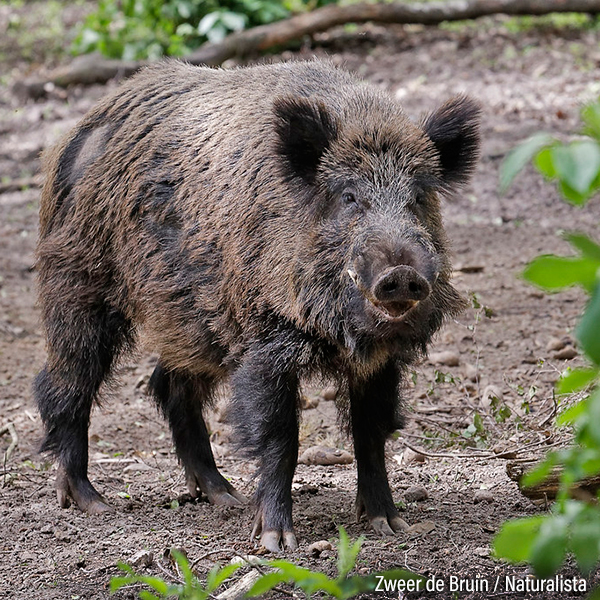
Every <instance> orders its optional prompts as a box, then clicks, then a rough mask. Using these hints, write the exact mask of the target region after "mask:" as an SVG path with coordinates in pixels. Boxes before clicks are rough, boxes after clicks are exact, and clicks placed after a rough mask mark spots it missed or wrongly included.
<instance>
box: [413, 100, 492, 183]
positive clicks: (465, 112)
mask: <svg viewBox="0 0 600 600" xmlns="http://www.w3.org/2000/svg"><path fill="white" fill-rule="evenodd" d="M480 115H481V108H480V106H479V104H478V103H477V102H475V101H474V100H471V99H470V98H467V97H466V96H456V97H454V98H451V99H450V100H448V101H447V102H446V103H445V104H443V105H442V106H440V108H438V109H437V110H436V111H435V112H433V113H432V114H430V115H429V116H428V117H427V118H426V119H425V121H424V122H423V129H424V131H425V133H426V134H427V135H428V136H429V138H430V139H431V141H432V142H433V143H434V144H435V146H436V148H437V149H438V152H439V154H440V162H441V165H442V179H443V181H444V184H446V185H447V186H449V187H452V186H453V185H455V184H458V185H460V184H462V183H465V182H466V181H467V180H468V179H469V176H470V175H471V173H472V172H473V169H474V168H475V164H476V163H477V159H478V158H479V118H480Z"/></svg>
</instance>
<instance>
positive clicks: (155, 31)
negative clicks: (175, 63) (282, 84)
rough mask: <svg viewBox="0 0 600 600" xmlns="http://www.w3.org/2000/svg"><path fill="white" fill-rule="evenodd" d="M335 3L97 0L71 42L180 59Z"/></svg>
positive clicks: (118, 53) (124, 54) (81, 49)
mask: <svg viewBox="0 0 600 600" xmlns="http://www.w3.org/2000/svg"><path fill="white" fill-rule="evenodd" d="M332 2H335V0H99V2H98V9H97V10H96V11H95V12H94V13H92V14H91V15H89V16H88V18H87V19H86V20H85V23H84V24H83V27H82V28H81V30H80V32H79V34H78V36H77V38H76V39H75V42H74V44H73V51H74V52H75V53H77V54H83V53H86V52H93V51H98V52H100V53H102V54H104V55H105V56H109V57H111V58H123V59H126V60H134V59H136V60H137V59H146V58H148V59H156V58H159V57H161V56H163V55H169V56H182V55H184V54H186V53H188V52H190V51H191V50H193V49H194V48H197V47H198V46H200V45H201V44H203V43H204V42H206V41H210V42H218V41H220V40H221V39H223V38H224V37H225V36H226V35H228V34H229V33H232V32H235V31H241V30H242V29H246V28H248V27H254V26H256V25H262V24H265V23H272V22H273V21H278V20H280V19H284V18H286V17H288V16H290V15H291V14H292V13H295V12H303V11H307V10H312V9H313V8H316V7H318V6H322V5H325V4H330V3H332Z"/></svg>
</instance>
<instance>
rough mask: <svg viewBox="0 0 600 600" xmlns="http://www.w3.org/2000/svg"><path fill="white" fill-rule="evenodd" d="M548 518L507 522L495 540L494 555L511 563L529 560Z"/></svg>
mask: <svg viewBox="0 0 600 600" xmlns="http://www.w3.org/2000/svg"><path fill="white" fill-rule="evenodd" d="M546 518H547V517H543V516H536V517H527V518H525V519H516V520H514V521H507V522H506V523H504V524H503V525H502V527H501V528H500V532H499V533H498V535H497V536H496V537H495V538H494V553H495V555H496V556H498V557H500V558H505V559H507V560H509V561H511V562H524V561H526V560H529V558H530V554H531V549H532V547H533V544H534V542H535V539H536V537H537V534H538V532H539V530H540V527H541V526H542V523H543V522H544V520H545V519H546Z"/></svg>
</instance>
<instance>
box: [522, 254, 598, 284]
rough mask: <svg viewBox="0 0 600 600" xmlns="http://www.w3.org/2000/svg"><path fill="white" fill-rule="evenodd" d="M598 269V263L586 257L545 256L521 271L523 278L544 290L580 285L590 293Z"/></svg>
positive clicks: (539, 257)
mask: <svg viewBox="0 0 600 600" xmlns="http://www.w3.org/2000/svg"><path fill="white" fill-rule="evenodd" d="M599 267H600V262H598V261H596V260H592V259H590V258H587V257H565V256H555V255H553V254H546V255H542V256H538V257H536V258H534V259H533V260H532V261H531V262H530V263H529V264H528V265H527V267H526V268H525V270H524V271H523V277H524V278H525V279H526V280H527V281H529V282H530V283H533V284H534V285H537V286H538V287H541V288H543V289H546V290H559V289H561V288H564V287H569V286H572V285H581V286H583V287H584V288H586V289H587V290H590V291H591V290H592V289H593V287H594V285H595V283H596V273H597V271H598V268H599Z"/></svg>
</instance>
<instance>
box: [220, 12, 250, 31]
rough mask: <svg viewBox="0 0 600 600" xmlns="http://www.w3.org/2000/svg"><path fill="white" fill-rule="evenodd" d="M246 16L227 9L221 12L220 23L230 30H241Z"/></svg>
mask: <svg viewBox="0 0 600 600" xmlns="http://www.w3.org/2000/svg"><path fill="white" fill-rule="evenodd" d="M247 22H248V18H247V17H246V15H243V14H241V13H236V12H231V11H229V10H226V11H223V12H222V13H221V23H223V25H225V27H227V29H229V30H231V31H241V30H242V29H245V28H246V23H247Z"/></svg>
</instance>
